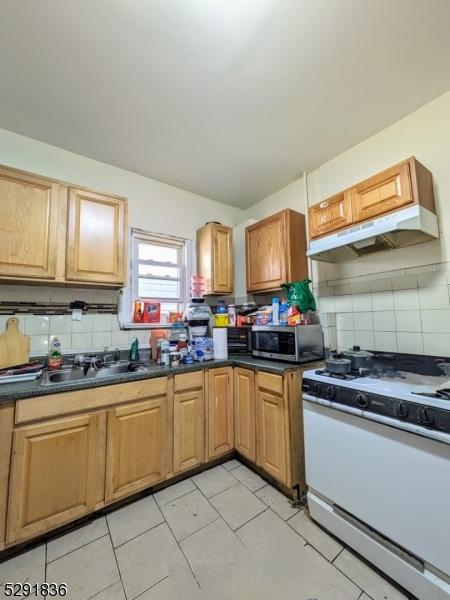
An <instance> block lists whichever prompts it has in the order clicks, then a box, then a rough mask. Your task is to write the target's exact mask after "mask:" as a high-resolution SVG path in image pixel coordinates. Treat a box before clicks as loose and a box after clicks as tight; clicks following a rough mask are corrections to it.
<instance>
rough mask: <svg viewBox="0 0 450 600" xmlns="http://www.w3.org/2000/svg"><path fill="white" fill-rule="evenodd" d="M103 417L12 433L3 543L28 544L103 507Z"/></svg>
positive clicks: (103, 414)
mask: <svg viewBox="0 0 450 600" xmlns="http://www.w3.org/2000/svg"><path fill="white" fill-rule="evenodd" d="M104 461H105V413H96V414H90V415H83V416H79V417H71V418H68V419H60V420H57V421H50V422H47V423H43V424H40V425H29V426H27V427H23V428H21V429H18V430H16V431H15V432H14V440H13V457H12V470H11V481H10V491H9V518H8V528H7V542H8V543H12V542H16V541H18V540H22V539H27V538H31V537H34V536H36V535H39V534H40V533H43V532H45V531H47V530H49V529H54V528H55V527H58V526H59V525H62V524H63V523H67V522H68V521H73V520H74V519H77V518H79V517H81V516H83V515H85V514H87V513H89V512H91V511H93V510H95V508H96V507H97V506H101V505H102V502H103V488H104V476H105V464H104Z"/></svg>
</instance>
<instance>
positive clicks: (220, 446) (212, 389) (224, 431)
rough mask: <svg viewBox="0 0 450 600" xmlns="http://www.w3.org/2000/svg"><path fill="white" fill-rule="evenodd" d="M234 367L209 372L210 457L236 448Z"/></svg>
mask: <svg viewBox="0 0 450 600" xmlns="http://www.w3.org/2000/svg"><path fill="white" fill-rule="evenodd" d="M233 409H234V406H233V369H232V368H231V367H224V368H220V369H211V370H210V371H209V372H208V459H209V458H215V457H216V456H220V455H221V454H226V453H227V452H231V450H233V448H234V417H233Z"/></svg>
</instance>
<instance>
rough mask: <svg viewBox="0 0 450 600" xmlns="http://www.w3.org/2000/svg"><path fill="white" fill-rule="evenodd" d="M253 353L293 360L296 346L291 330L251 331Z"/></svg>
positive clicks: (295, 357)
mask: <svg viewBox="0 0 450 600" xmlns="http://www.w3.org/2000/svg"><path fill="white" fill-rule="evenodd" d="M252 347H253V355H254V356H261V357H263V358H275V359H278V360H287V361H295V360H296V359H297V348H296V342H295V332H293V331H281V332H280V331H253V335H252Z"/></svg>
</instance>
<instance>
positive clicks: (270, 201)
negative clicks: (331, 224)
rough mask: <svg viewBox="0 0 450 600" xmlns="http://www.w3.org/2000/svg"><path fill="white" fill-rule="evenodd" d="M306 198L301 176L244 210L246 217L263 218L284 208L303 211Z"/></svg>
mask: <svg viewBox="0 0 450 600" xmlns="http://www.w3.org/2000/svg"><path fill="white" fill-rule="evenodd" d="M305 206H306V198H305V186H304V182H303V178H302V177H300V178H299V179H296V180H295V181H294V182H292V183H291V184H289V185H287V186H286V187H284V188H282V189H281V190H278V191H276V192H274V193H273V194H271V195H270V196H267V198H264V199H263V200H261V201H260V202H257V203H256V204H254V205H253V206H251V207H250V208H248V209H247V210H246V211H245V216H246V218H247V219H264V217H268V216H269V215H272V214H273V213H276V212H278V211H280V210H283V209H284V208H292V209H293V210H296V211H298V212H301V213H305Z"/></svg>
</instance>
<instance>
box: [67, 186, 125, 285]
mask: <svg viewBox="0 0 450 600" xmlns="http://www.w3.org/2000/svg"><path fill="white" fill-rule="evenodd" d="M125 244H126V201H125V200H124V199H120V198H112V197H110V196H103V195H100V194H94V193H93V192H87V191H84V190H78V189H74V188H71V189H70V190H69V210H68V223H67V254H66V279H68V280H70V281H85V282H97V283H105V284H111V285H114V284H123V283H124V282H125V276H126V274H125V271H126V269H125V255H126V251H125Z"/></svg>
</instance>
